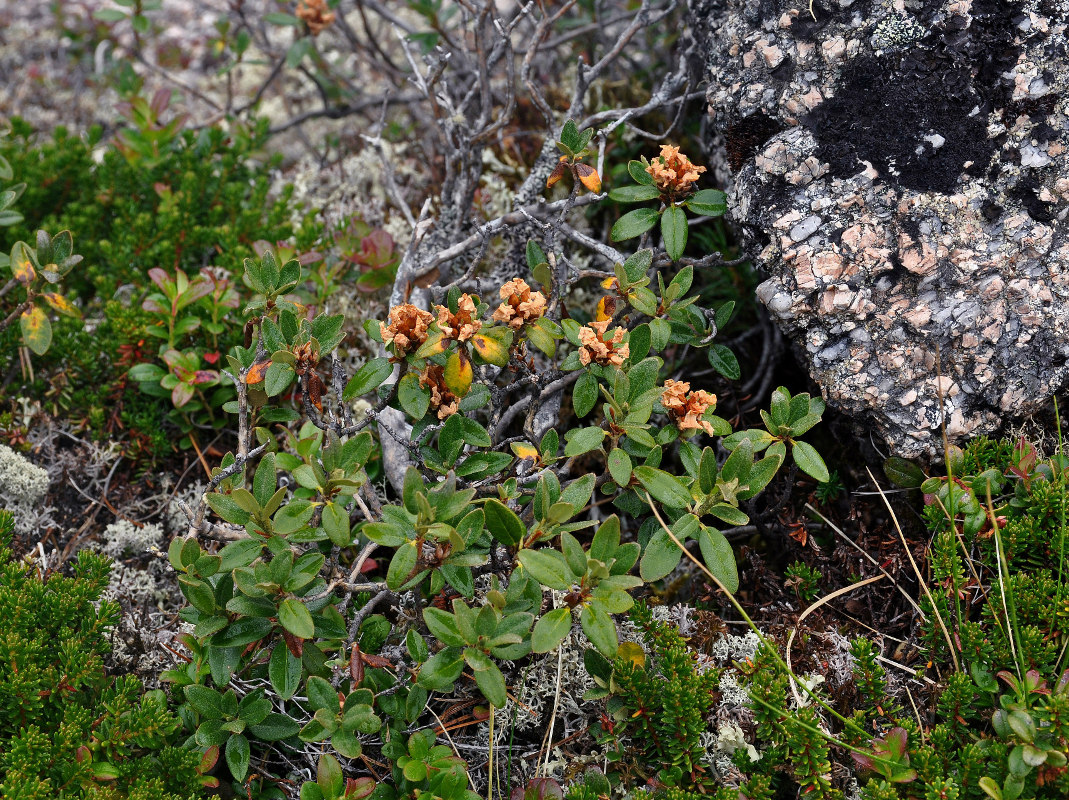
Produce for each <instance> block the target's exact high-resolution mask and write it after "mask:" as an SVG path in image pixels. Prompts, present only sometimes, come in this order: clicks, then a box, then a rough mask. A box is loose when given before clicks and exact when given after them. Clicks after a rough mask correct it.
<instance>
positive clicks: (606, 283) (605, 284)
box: [601, 275, 616, 289]
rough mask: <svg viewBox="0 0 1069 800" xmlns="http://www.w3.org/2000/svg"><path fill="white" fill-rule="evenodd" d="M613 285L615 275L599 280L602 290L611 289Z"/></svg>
mask: <svg viewBox="0 0 1069 800" xmlns="http://www.w3.org/2000/svg"><path fill="white" fill-rule="evenodd" d="M615 283H616V276H615V275H610V276H609V277H608V278H602V279H601V288H602V289H611V288H612V287H613V284H615Z"/></svg>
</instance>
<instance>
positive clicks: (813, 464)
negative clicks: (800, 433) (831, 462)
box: [791, 442, 831, 483]
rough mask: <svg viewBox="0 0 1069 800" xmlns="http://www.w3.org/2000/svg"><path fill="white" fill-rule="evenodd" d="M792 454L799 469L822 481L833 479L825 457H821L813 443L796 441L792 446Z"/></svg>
mask: <svg viewBox="0 0 1069 800" xmlns="http://www.w3.org/2000/svg"><path fill="white" fill-rule="evenodd" d="M791 455H793V456H794V463H795V464H797V465H798V469H800V470H802V472H804V473H805V474H806V475H809V476H810V477H812V478H816V479H817V480H818V481H820V482H821V483H827V482H828V481H829V480H831V475H830V474H829V473H828V467H827V465H826V464H825V463H824V459H823V458H821V457H820V453H818V452H817V450H816V448H815V447H813V445H811V444H809V443H808V442H795V443H794V446H793V447H792V448H791Z"/></svg>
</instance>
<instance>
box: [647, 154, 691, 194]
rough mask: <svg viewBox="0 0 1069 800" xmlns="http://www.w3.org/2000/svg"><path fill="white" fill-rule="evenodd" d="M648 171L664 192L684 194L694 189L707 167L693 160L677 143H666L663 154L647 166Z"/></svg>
mask: <svg viewBox="0 0 1069 800" xmlns="http://www.w3.org/2000/svg"><path fill="white" fill-rule="evenodd" d="M646 172H648V173H649V174H650V176H651V177H652V178H653V182H654V183H655V184H657V188H658V189H660V190H661V191H662V192H665V193H667V194H675V195H682V194H689V193H690V192H691V190H693V188H694V184H695V183H697V182H698V176H699V175H701V174H702V173H703V172H705V167H699V166H697V165H696V164H694V163H693V162H691V160H690V159H689V158H687V157H686V156H685V155H683V154H682V153H680V152H679V148H678V147H676V146H675V145H670V144H665V145H661V154H660V155H659V156H658V157H657V158H655V159H653V161H652V162H651V163H650V165H649V166H648V167H646Z"/></svg>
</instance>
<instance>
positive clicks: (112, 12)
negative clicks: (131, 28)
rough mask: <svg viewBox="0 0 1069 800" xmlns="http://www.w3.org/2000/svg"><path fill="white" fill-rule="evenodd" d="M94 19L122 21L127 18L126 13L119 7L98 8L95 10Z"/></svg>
mask: <svg viewBox="0 0 1069 800" xmlns="http://www.w3.org/2000/svg"><path fill="white" fill-rule="evenodd" d="M93 19H98V20H100V21H101V22H120V21H121V20H124V19H126V14H125V13H123V12H122V11H119V9H117V8H98V9H97V10H96V11H94V12H93Z"/></svg>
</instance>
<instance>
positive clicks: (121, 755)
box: [0, 511, 215, 800]
mask: <svg viewBox="0 0 1069 800" xmlns="http://www.w3.org/2000/svg"><path fill="white" fill-rule="evenodd" d="M13 529H14V524H13V518H12V515H11V513H10V512H8V511H0V795H2V796H3V797H4V798H5V800H6V798H12V799H14V798H18V800H52V798H57V797H63V798H83V797H84V798H99V799H100V800H105V799H107V800H110V799H111V798H116V799H117V798H136V799H137V800H182V799H183V798H190V797H194V796H197V795H196V793H194V792H192V791H191V790H193V789H195V788H196V787H198V786H200V785H211V784H212V783H213V781H214V779H212V778H206V777H203V776H202V774H201V773H202V772H203V771H204V770H206V769H207V768H210V767H211V766H212V765H213V764H214V752H215V751H212V752H208V753H206V754H205V755H204V756H203V757H202V756H201V754H200V753H198V752H197V751H195V750H189V749H185V748H181V747H177V746H175V737H176V735H177V734H178V733H179V731H180V729H181V723H180V722H179V720H178V718H177V717H176V716H175V715H174V714H172V713H171V711H170V710H169V709H168V707H167V701H166V698H165V696H164V694H163V692H160V691H154V692H148V693H145V694H142V691H141V685H140V683H139V681H138V680H137V679H136V678H135V677H133V676H129V675H126V676H120V677H117V678H113V677H110V676H108V675H107V674H106V673H105V670H104V662H103V656H104V655H105V653H107V651H108V649H109V645H108V641H107V637H106V633H107V629H108V628H109V627H111V626H113V625H115V624H116V622H117V621H118V616H119V608H118V606H117V605H116V604H115V603H113V602H110V601H107V600H104V601H101V600H100V596H101V593H102V592H103V590H104V588H105V587H106V586H107V582H108V573H109V566H108V559H107V558H106V557H104V556H102V555H100V554H97V553H93V552H91V551H88V550H83V551H81V552H80V553H79V554H78V558H77V560H76V561H75V562H74V565H73V577H69V578H67V577H63V576H60V575H55V574H54V575H50V576H48V577H47V578H44V579H42V578H41V577H40V576H39V574H38V573H39V567H38V566H36V565H34V564H32V563H30V562H28V561H22V562H19V561H16V560H14V558H13V554H12V551H11V549H10V545H11V537H12V532H13Z"/></svg>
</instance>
